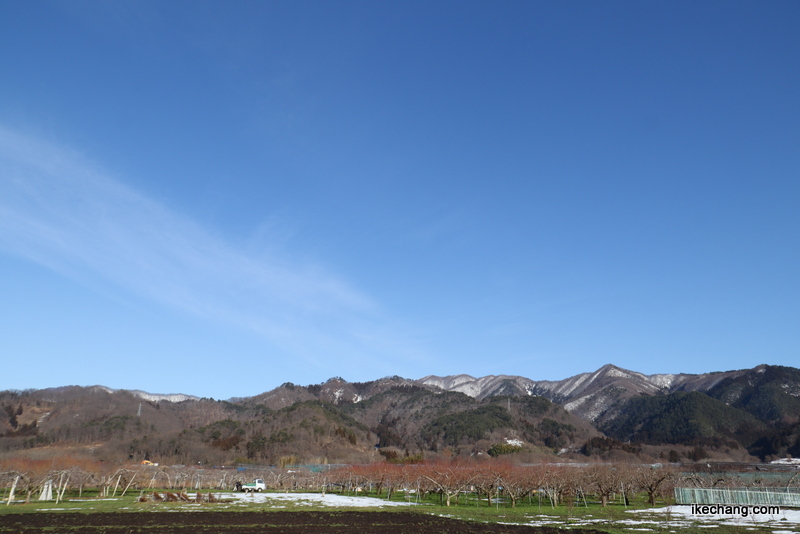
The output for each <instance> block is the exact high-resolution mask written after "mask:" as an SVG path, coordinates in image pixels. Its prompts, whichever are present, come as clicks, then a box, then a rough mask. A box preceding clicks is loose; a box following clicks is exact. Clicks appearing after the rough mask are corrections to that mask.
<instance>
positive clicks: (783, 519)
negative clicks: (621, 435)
mask: <svg viewBox="0 0 800 534" xmlns="http://www.w3.org/2000/svg"><path fill="white" fill-rule="evenodd" d="M628 513H635V514H655V515H661V516H668V517H670V518H671V519H672V520H673V521H674V520H676V519H677V520H681V519H682V520H684V521H692V522H698V523H705V525H704V524H701V525H699V526H703V527H704V526H706V525H708V526H713V524H723V525H733V526H753V525H764V524H766V525H774V526H776V527H795V526H800V510H792V509H789V508H781V512H780V514H749V515H748V516H747V517H742V515H741V514H734V515H731V514H703V515H697V514H693V513H692V507H691V506H689V505H676V506H667V507H665V508H649V509H647V510H628ZM709 523H710V524H709Z"/></svg>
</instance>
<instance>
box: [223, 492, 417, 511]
mask: <svg viewBox="0 0 800 534" xmlns="http://www.w3.org/2000/svg"><path fill="white" fill-rule="evenodd" d="M216 496H217V497H219V498H220V499H223V500H228V499H232V500H235V501H236V502H239V503H242V504H249V503H256V504H264V505H267V506H269V507H270V508H286V506H285V505H281V504H282V503H285V502H291V503H293V504H294V505H295V506H330V507H332V508H381V507H384V506H413V505H414V503H406V502H395V501H386V500H384V499H377V498H375V497H351V496H348V495H338V494H335V493H326V494H325V495H323V494H321V493H220V494H219V495H216Z"/></svg>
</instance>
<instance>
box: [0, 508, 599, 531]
mask: <svg viewBox="0 0 800 534" xmlns="http://www.w3.org/2000/svg"><path fill="white" fill-rule="evenodd" d="M11 532H13V533H15V534H16V533H19V534H40V533H44V532H58V533H59V534H60V533H80V534H83V533H87V534H100V533H103V534H139V533H141V534H155V533H158V534H218V533H220V532H225V533H226V534H227V533H233V534H264V533H267V534H308V533H314V532H324V533H326V534H328V533H331V534H479V533H480V534H484V533H488V534H493V533H496V534H500V533H504V534H556V533H559V534H563V533H565V532H581V533H582V534H589V533H594V534H601V531H598V530H580V531H568V530H558V529H554V528H549V527H523V526H513V525H492V524H485V523H470V522H465V521H458V520H455V519H446V518H441V517H434V516H429V515H423V514H416V513H409V512H266V513H261V512H159V513H146V512H145V513H97V514H80V513H44V512H38V513H26V514H5V515H0V533H11Z"/></svg>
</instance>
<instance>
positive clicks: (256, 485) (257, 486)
mask: <svg viewBox="0 0 800 534" xmlns="http://www.w3.org/2000/svg"><path fill="white" fill-rule="evenodd" d="M266 489H267V485H266V484H264V481H263V480H261V479H260V478H257V479H255V480H254V481H253V482H252V484H242V491H243V492H245V493H252V492H254V491H258V492H261V491H265V490H266Z"/></svg>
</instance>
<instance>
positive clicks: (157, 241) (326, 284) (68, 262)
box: [0, 126, 388, 354]
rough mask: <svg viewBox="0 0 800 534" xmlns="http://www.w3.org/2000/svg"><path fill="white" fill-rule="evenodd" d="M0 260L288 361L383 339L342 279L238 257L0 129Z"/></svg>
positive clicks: (271, 259) (221, 243) (79, 166)
mask: <svg viewBox="0 0 800 534" xmlns="http://www.w3.org/2000/svg"><path fill="white" fill-rule="evenodd" d="M0 250H4V251H5V252H7V253H10V254H13V255H17V256H22V257H25V258H27V259H29V260H31V261H34V262H37V263H39V264H42V265H45V266H47V267H48V268H50V269H53V270H55V271H57V272H60V273H62V274H65V275H68V276H70V277H73V278H78V279H84V280H92V279H96V278H97V277H100V278H102V279H103V280H107V281H110V282H112V283H114V284H116V285H117V286H119V287H122V288H124V289H125V290H127V291H131V292H133V293H136V294H138V295H140V296H143V297H146V298H148V299H150V300H152V301H155V302H158V303H160V304H162V305H166V306H170V307H172V308H176V309H179V310H183V311H186V312H189V313H192V314H195V315H199V316H202V317H205V318H207V319H210V320H212V321H222V322H225V323H228V324H235V325H239V326H241V327H244V328H247V329H249V330H252V331H255V332H258V333H259V334H261V335H263V336H265V337H266V338H268V339H269V340H270V341H272V342H273V343H275V344H276V345H278V346H280V347H282V348H284V349H289V350H291V351H293V352H301V353H306V354H314V353H319V351H320V350H326V351H331V352H333V353H342V352H351V353H353V352H355V353H358V352H373V353H374V352H375V351H376V350H377V351H379V350H380V348H378V347H377V345H381V344H383V343H382V342H381V341H380V340H379V339H377V338H382V337H383V336H384V335H386V334H388V331H387V327H386V325H385V324H384V321H382V320H381V319H379V316H380V312H379V310H378V306H377V305H376V304H375V303H374V302H373V301H372V300H371V299H370V298H369V297H367V296H365V295H364V294H362V293H361V292H359V291H358V290H356V289H354V288H353V287H351V285H349V284H347V283H346V282H344V281H343V280H342V279H341V278H340V277H337V276H336V275H334V274H331V273H330V272H326V271H325V270H323V269H320V268H318V267H317V266H315V265H313V264H309V263H301V262H298V261H294V260H292V258H289V257H287V256H285V255H284V256H281V255H280V254H275V253H274V252H273V254H272V255H271V256H258V255H255V254H253V253H252V252H249V251H245V250H243V249H241V248H239V247H237V246H235V245H233V244H231V243H230V242H228V241H226V240H225V239H224V238H222V237H220V236H218V235H215V234H214V233H212V232H210V231H208V230H207V229H205V228H203V227H202V226H201V225H200V224H198V223H197V222H195V221H192V220H190V219H188V218H187V217H185V216H182V215H180V214H177V213H175V212H174V211H172V210H170V209H169V208H168V207H167V206H165V205H163V204H161V203H159V202H156V201H154V200H152V199H150V198H147V197H146V196H145V195H143V194H141V193H139V192H137V191H135V190H133V189H132V188H130V187H128V186H126V185H125V184H124V183H123V182H122V181H120V180H118V179H116V178H115V177H114V176H113V175H112V174H111V173H109V172H107V171H105V170H103V169H102V168H101V167H100V166H98V165H97V164H95V163H93V162H92V161H89V160H88V159H87V158H85V157H84V156H82V155H80V154H78V153H76V152H74V151H73V150H70V149H68V148H64V147H60V146H55V145H53V144H51V143H48V142H43V141H41V140H37V139H34V138H31V137H29V136H26V135H23V134H20V133H18V132H16V131H13V130H10V129H7V128H3V127H2V126H0Z"/></svg>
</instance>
